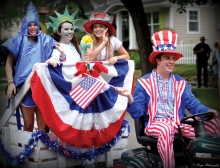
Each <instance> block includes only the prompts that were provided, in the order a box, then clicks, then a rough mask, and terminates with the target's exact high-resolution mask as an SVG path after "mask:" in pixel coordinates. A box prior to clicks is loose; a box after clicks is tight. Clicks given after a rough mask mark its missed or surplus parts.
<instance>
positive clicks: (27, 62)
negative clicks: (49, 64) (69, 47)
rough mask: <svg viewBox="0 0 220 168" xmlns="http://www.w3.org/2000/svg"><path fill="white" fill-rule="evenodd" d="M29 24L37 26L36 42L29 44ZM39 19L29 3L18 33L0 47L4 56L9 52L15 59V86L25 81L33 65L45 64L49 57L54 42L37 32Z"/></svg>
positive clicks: (32, 5)
mask: <svg viewBox="0 0 220 168" xmlns="http://www.w3.org/2000/svg"><path fill="white" fill-rule="evenodd" d="M31 22H34V23H36V24H37V25H38V35H37V36H36V38H37V42H36V43H31V42H30V41H29V40H28V36H27V35H28V26H29V24H30V23H31ZM39 28H40V25H39V17H38V13H37V10H36V8H35V7H34V4H33V2H30V4H29V6H28V8H27V10H26V14H25V16H24V18H23V21H22V25H21V28H20V31H19V32H18V33H16V34H15V35H14V36H13V37H11V38H10V39H8V40H7V41H6V42H4V43H3V44H2V45H1V49H2V51H3V53H4V54H5V55H8V52H11V53H12V54H13V55H14V59H15V63H16V66H15V74H14V82H15V86H18V85H20V84H22V83H24V81H25V80H26V78H27V77H28V75H29V74H30V72H31V70H32V67H33V65H34V64H35V63H37V62H40V63H43V62H45V61H46V60H47V59H48V58H50V57H51V55H52V51H53V48H54V43H55V42H56V41H55V40H54V39H53V38H51V37H50V36H48V35H46V34H44V33H42V32H40V31H39Z"/></svg>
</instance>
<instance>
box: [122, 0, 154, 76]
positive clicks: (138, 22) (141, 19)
mask: <svg viewBox="0 0 220 168" xmlns="http://www.w3.org/2000/svg"><path fill="white" fill-rule="evenodd" d="M121 2H122V3H123V4H124V6H125V7H126V8H127V10H128V11H129V13H130V15H131V17H132V21H133V24H134V29H135V32H136V40H137V44H138V48H139V50H138V51H139V55H140V62H141V71H142V74H145V73H147V72H150V71H151V70H152V69H153V68H154V66H153V65H152V64H151V63H150V62H149V59H148V58H149V55H150V53H151V52H152V51H153V49H152V43H151V37H150V30H149V27H148V22H147V18H146V16H145V13H144V8H143V3H142V1H141V0H135V1H134V0H121Z"/></svg>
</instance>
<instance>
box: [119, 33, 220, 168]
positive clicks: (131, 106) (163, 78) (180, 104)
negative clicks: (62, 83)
mask: <svg viewBox="0 0 220 168" xmlns="http://www.w3.org/2000/svg"><path fill="white" fill-rule="evenodd" d="M152 42H153V44H154V46H155V48H156V51H153V52H152V53H151V54H150V57H149V60H150V62H151V63H152V64H154V65H156V66H157V67H156V69H154V70H153V71H152V72H151V73H148V74H146V75H144V76H142V77H141V78H140V79H138V81H137V84H136V87H135V91H134V95H133V96H132V94H131V91H130V90H128V89H126V88H116V91H117V92H118V93H119V94H121V95H123V96H126V97H127V98H128V106H127V112H128V113H130V114H131V116H132V118H134V119H135V118H139V117H140V116H144V117H145V126H146V127H145V130H144V132H145V133H146V135H148V136H152V137H154V138H158V143H157V148H158V152H159V154H160V156H161V159H162V161H163V167H165V168H173V167H175V159H174V152H173V140H174V134H175V133H177V132H178V125H179V126H181V128H182V133H183V136H185V137H188V138H192V139H193V138H195V132H194V128H193V127H192V126H190V125H188V124H182V123H180V120H181V119H183V118H184V117H185V116H186V114H185V109H187V110H188V111H189V112H190V113H191V114H197V113H201V112H207V111H210V112H214V115H215V118H214V119H212V120H210V121H207V122H205V127H206V130H207V131H208V132H209V133H211V134H220V123H219V119H218V118H217V117H218V112H217V111H216V110H213V109H210V108H209V107H206V106H204V105H203V104H202V103H201V102H200V101H199V100H198V99H196V98H195V96H194V95H193V93H192V91H191V89H190V87H189V85H188V84H187V82H186V81H185V80H184V79H183V78H182V77H180V76H178V75H176V74H173V73H172V71H173V68H174V66H175V62H176V61H177V60H178V59H179V58H181V57H183V55H182V54H181V53H179V52H176V51H175V49H176V44H177V34H176V33H175V32H173V31H169V30H163V31H159V32H156V33H154V34H153V36H152Z"/></svg>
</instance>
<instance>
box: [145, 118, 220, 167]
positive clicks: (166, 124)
mask: <svg viewBox="0 0 220 168" xmlns="http://www.w3.org/2000/svg"><path fill="white" fill-rule="evenodd" d="M180 127H181V128H182V135H183V136H185V137H187V138H191V139H194V138H195V131H194V128H193V127H192V126H190V125H188V124H180ZM205 128H206V130H207V132H209V133H210V134H219V135H220V121H219V119H212V120H210V121H207V122H205ZM145 133H146V134H147V135H148V136H152V137H154V138H158V143H157V149H158V152H159V154H160V157H161V159H162V161H163V167H164V168H173V167H175V159H174V151H173V140H174V134H176V133H178V126H177V125H176V124H175V123H174V121H173V118H164V119H157V120H154V121H153V122H152V123H151V125H149V126H147V127H146V128H145Z"/></svg>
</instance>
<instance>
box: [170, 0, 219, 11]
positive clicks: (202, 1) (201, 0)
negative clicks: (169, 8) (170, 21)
mask: <svg viewBox="0 0 220 168" xmlns="http://www.w3.org/2000/svg"><path fill="white" fill-rule="evenodd" d="M169 1H170V3H172V4H177V6H178V8H177V12H178V13H180V14H181V13H186V10H185V9H186V7H187V6H189V5H191V6H194V5H199V6H200V5H206V4H207V3H208V0H184V1H183V0H169ZM217 3H219V0H211V1H210V5H214V4H217Z"/></svg>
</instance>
